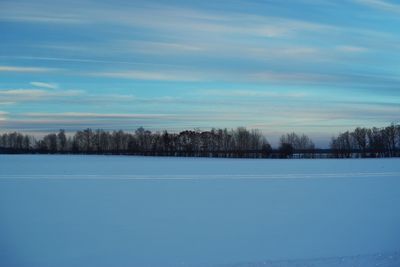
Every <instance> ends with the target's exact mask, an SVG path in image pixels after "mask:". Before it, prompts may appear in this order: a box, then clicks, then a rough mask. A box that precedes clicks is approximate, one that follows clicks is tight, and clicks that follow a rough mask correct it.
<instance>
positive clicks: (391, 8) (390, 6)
mask: <svg viewBox="0 0 400 267" xmlns="http://www.w3.org/2000/svg"><path fill="white" fill-rule="evenodd" d="M354 1H355V2H357V3H359V4H363V5H367V6H370V7H374V8H378V9H381V10H384V11H388V12H394V13H400V5H399V4H395V3H391V2H389V1H383V0H354Z"/></svg>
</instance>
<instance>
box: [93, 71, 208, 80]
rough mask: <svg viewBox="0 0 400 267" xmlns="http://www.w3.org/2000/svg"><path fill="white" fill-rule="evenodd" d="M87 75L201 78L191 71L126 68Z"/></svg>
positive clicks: (176, 78) (124, 77)
mask: <svg viewBox="0 0 400 267" xmlns="http://www.w3.org/2000/svg"><path fill="white" fill-rule="evenodd" d="M88 75H89V76H98V77H111V78H122V79H132V80H145V81H166V82H168V81H199V80H202V78H201V77H200V76H199V75H196V74H195V73H193V72H187V71H179V72H178V71H146V70H132V71H131V70H128V71H110V72H108V71H105V72H93V73H88Z"/></svg>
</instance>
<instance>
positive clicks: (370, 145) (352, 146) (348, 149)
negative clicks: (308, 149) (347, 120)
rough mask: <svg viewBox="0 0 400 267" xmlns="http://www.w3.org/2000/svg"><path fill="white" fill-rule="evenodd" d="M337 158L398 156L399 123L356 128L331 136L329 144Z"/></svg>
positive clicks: (399, 144)
mask: <svg viewBox="0 0 400 267" xmlns="http://www.w3.org/2000/svg"><path fill="white" fill-rule="evenodd" d="M330 147H331V150H332V154H333V156H334V157H337V158H350V157H354V156H355V155H356V156H358V157H363V158H365V157H399V156H400V125H395V124H391V125H389V126H387V127H383V128H376V127H373V128H360V127H358V128H356V129H355V130H354V131H347V132H344V133H341V134H339V135H338V136H337V137H333V138H332V141H331V144H330Z"/></svg>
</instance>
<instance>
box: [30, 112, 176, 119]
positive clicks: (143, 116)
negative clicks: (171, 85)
mask: <svg viewBox="0 0 400 267" xmlns="http://www.w3.org/2000/svg"><path fill="white" fill-rule="evenodd" d="M22 116H26V117H40V118H63V119H68V118H91V119H167V118H168V117H173V116H174V114H153V113H150V114H146V113H91V112H63V113H49V112H28V113H23V114H22Z"/></svg>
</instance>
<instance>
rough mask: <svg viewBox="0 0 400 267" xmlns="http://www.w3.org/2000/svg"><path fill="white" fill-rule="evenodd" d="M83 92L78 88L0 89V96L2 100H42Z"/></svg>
mask: <svg viewBox="0 0 400 267" xmlns="http://www.w3.org/2000/svg"><path fill="white" fill-rule="evenodd" d="M83 93H84V91H80V90H66V91H56V92H55V91H48V90H42V89H0V97H1V100H2V101H4V102H14V103H15V102H27V101H44V100H49V99H59V98H61V99H62V98H65V97H77V96H80V95H82V94H83Z"/></svg>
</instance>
